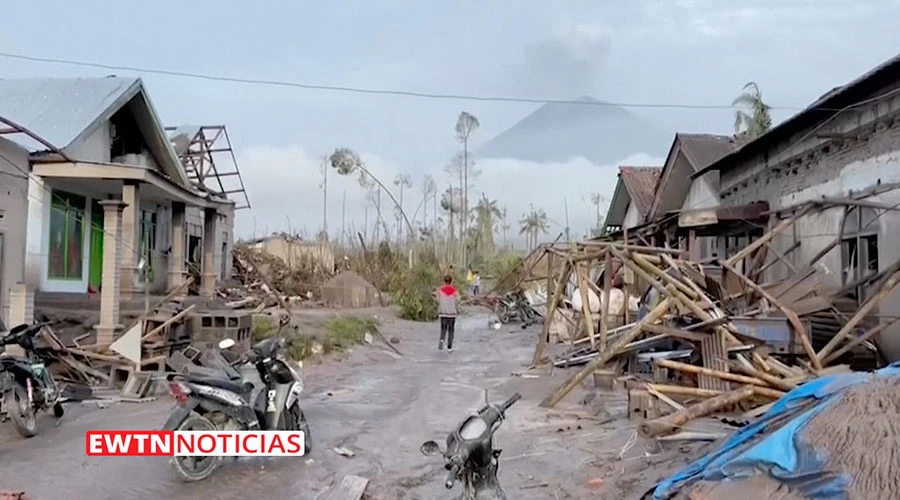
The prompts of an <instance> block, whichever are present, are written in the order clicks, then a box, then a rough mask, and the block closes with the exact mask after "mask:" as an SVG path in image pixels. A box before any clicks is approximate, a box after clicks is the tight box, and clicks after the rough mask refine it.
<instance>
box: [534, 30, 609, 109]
mask: <svg viewBox="0 0 900 500" xmlns="http://www.w3.org/2000/svg"><path fill="white" fill-rule="evenodd" d="M611 43H612V32H611V30H610V29H609V28H607V27H606V26H604V25H602V24H584V23H565V24H561V25H560V26H558V27H557V28H556V29H554V30H553V31H552V32H551V34H550V36H549V37H547V38H545V39H544V40H541V41H540V42H537V43H533V44H528V45H526V46H525V50H524V62H523V64H522V71H523V73H524V79H523V80H521V82H522V84H523V85H525V86H526V87H527V88H526V89H523V90H524V91H526V92H531V93H533V94H536V95H557V96H560V97H561V98H568V99H573V98H575V97H579V96H582V95H585V94H588V95H589V94H591V93H592V92H593V91H594V89H595V88H596V84H597V83H598V81H599V79H600V78H601V77H602V73H603V72H602V66H603V63H604V61H605V60H606V58H607V56H609V53H610V48H611Z"/></svg>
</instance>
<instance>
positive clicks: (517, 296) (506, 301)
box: [496, 291, 537, 327]
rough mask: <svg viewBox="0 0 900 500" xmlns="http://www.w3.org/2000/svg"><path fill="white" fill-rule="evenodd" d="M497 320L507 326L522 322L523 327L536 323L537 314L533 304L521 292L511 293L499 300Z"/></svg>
mask: <svg viewBox="0 0 900 500" xmlns="http://www.w3.org/2000/svg"><path fill="white" fill-rule="evenodd" d="M496 313H497V319H499V320H500V322H501V323H503V324H506V323H509V322H510V321H513V320H516V321H521V322H522V324H523V327H526V326H528V325H531V324H532V323H534V321H535V318H536V316H537V315H536V314H535V312H534V308H532V307H531V303H529V302H528V299H527V298H526V297H525V294H523V293H522V292H521V291H516V292H510V293H507V294H506V295H504V296H503V297H501V298H500V299H499V300H497V311H496Z"/></svg>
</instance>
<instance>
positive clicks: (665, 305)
mask: <svg viewBox="0 0 900 500" xmlns="http://www.w3.org/2000/svg"><path fill="white" fill-rule="evenodd" d="M668 310H669V299H668V298H665V299H663V300H662V301H661V302H660V303H659V304H658V305H657V306H656V307H654V308H653V310H652V311H650V312H649V313H648V314H647V315H646V316H644V318H643V319H642V320H640V321H639V322H637V323H636V324H635V325H634V328H632V329H631V330H630V331H629V332H628V333H626V334H625V335H623V336H621V337H619V338H618V339H617V340H616V342H614V343H613V345H611V346H609V348H608V349H606V350H604V351H603V352H602V353H600V355H599V356H597V357H596V358H595V359H594V360H593V361H591V362H590V363H588V364H587V365H585V366H584V368H582V369H581V370H580V371H579V372H577V373H575V374H574V375H572V376H571V377H569V378H568V379H567V380H566V381H565V382H563V383H562V385H560V386H559V387H558V388H557V389H556V390H555V391H553V392H552V393H551V394H550V395H549V396H547V397H546V398H545V399H544V400H543V401H541V404H540V406H541V407H543V408H552V407H554V406H556V403H559V402H560V401H561V400H562V399H563V398H564V397H566V395H568V394H569V393H570V392H572V389H574V388H575V387H577V386H578V385H579V384H581V382H583V381H584V379H586V378H587V377H588V375H590V374H591V373H594V371H596V370H597V368H600V367H601V366H603V365H605V364H606V363H607V361H609V360H610V359H611V358H612V357H613V356H615V355H616V354H618V352H619V350H620V349H621V348H622V347H624V346H625V345H627V344H629V343H631V341H632V340H634V339H635V338H637V336H638V335H640V334H641V331H642V327H643V325H645V324H652V323H655V322H656V321H658V320H659V318H661V317H662V316H663V315H664V314H665V313H666V312H667V311H668Z"/></svg>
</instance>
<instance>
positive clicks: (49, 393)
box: [0, 323, 65, 438]
mask: <svg viewBox="0 0 900 500" xmlns="http://www.w3.org/2000/svg"><path fill="white" fill-rule="evenodd" d="M43 327H44V325H43V324H40V323H36V324H33V325H28V324H22V325H19V326H17V327H15V328H13V329H12V330H10V331H9V332H7V333H6V334H5V335H3V336H2V337H0V345H3V346H4V347H5V346H8V345H18V346H20V347H21V348H22V350H23V351H25V355H24V356H13V355H11V354H9V353H7V352H5V351H4V352H3V353H2V354H0V391H2V393H3V403H2V407H3V410H4V411H5V412H6V414H7V415H8V416H9V419H10V421H11V422H12V424H13V427H14V428H15V429H16V432H18V433H19V435H21V436H22V437H24V438H30V437H33V436H35V435H36V434H37V432H38V427H37V414H38V413H39V412H42V411H47V410H49V409H50V408H53V416H55V417H56V418H62V416H63V414H64V413H65V410H64V409H63V406H62V403H61V402H60V396H61V392H60V390H59V386H58V385H57V383H56V380H55V379H54V378H53V374H52V373H50V370H48V369H47V365H49V364H50V363H51V362H52V361H53V358H51V357H50V356H48V355H46V351H45V350H44V349H43V348H40V347H36V346H35V344H34V339H35V337H37V335H38V334H40V333H41V330H42V329H43Z"/></svg>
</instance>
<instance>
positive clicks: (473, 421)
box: [419, 393, 522, 500]
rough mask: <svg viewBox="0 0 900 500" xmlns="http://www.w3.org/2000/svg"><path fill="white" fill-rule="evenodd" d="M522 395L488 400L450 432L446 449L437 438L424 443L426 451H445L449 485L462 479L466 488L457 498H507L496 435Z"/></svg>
mask: <svg viewBox="0 0 900 500" xmlns="http://www.w3.org/2000/svg"><path fill="white" fill-rule="evenodd" d="M521 398H522V395H521V394H518V393H516V394H514V395H513V396H512V397H511V398H509V399H507V400H506V401H504V402H503V403H501V404H499V405H495V404H491V403H486V404H485V406H484V407H483V408H481V409H480V410H479V411H478V413H477V414H474V415H470V416H468V417H466V419H465V420H463V421H462V423H460V424H459V425H458V426H457V427H456V429H455V430H454V431H453V432H451V433H450V435H449V436H447V447H446V448H445V449H444V450H441V447H440V445H438V444H437V443H436V442H435V441H426V442H424V443H422V446H421V448H419V450H420V451H421V452H422V454H423V455H426V456H431V455H437V454H441V455H443V457H444V460H445V461H446V463H445V464H444V468H445V469H447V470H448V471H450V472H449V473H448V474H447V479H446V481H445V482H444V486H445V487H446V488H447V489H452V488H453V486H454V485H455V484H456V482H457V481H462V484H463V489H462V492H461V493H460V496H459V497H457V500H506V498H507V497H506V492H505V491H504V490H503V488H502V487H501V486H500V482H499V480H498V479H497V468H498V466H499V462H498V458H499V457H500V452H501V451H502V450H500V449H494V445H493V438H494V433H495V432H497V429H499V428H500V425H501V424H502V422H503V420H504V419H505V418H506V410H508V409H509V407H510V406H512V405H513V404H515V402H516V401H518V400H519V399H521Z"/></svg>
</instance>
